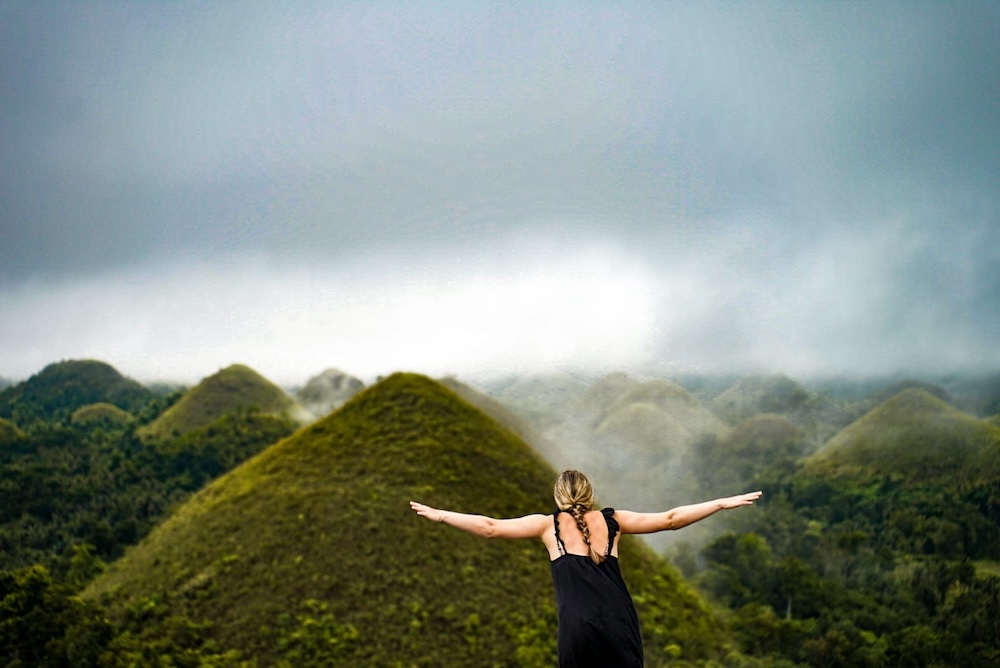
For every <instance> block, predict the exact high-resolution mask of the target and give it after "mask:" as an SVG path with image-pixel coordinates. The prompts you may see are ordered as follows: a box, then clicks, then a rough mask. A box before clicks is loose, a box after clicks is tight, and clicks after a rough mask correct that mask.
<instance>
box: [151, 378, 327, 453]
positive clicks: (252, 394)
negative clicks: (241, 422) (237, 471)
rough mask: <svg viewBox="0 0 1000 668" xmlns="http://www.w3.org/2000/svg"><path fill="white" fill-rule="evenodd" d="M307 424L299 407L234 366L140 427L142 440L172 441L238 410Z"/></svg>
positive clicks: (268, 384) (270, 385)
mask: <svg viewBox="0 0 1000 668" xmlns="http://www.w3.org/2000/svg"><path fill="white" fill-rule="evenodd" d="M241 409H242V410H247V409H256V410H259V411H260V412H262V413H268V414H273V415H278V416H281V417H287V418H291V419H294V420H298V421H307V416H306V415H305V414H304V412H303V410H302V407H301V406H299V405H298V404H297V403H296V402H295V400H294V399H292V398H291V397H290V396H289V395H288V394H287V393H286V392H285V391H284V390H282V389H281V388H280V387H278V386H277V385H275V384H274V383H272V382H271V381H269V380H267V379H266V378H264V377H263V376H261V375H260V374H259V373H257V372H256V371H254V370H253V369H251V368H250V367H247V366H244V365H242V364H234V365H232V366H228V367H226V368H225V369H222V370H221V371H219V372H217V373H215V374H213V375H211V376H209V377H207V378H205V379H204V380H202V381H201V382H200V383H199V384H198V385H196V386H195V387H193V388H191V389H190V390H188V391H187V392H185V393H184V395H183V396H182V397H181V398H180V399H179V400H178V401H177V403H175V404H174V405H172V406H171V407H170V408H168V409H167V410H166V411H164V412H163V414H162V415H160V416H159V417H158V418H157V419H156V420H154V421H153V422H151V423H149V424H148V425H146V426H144V427H142V429H140V430H139V434H140V435H141V436H143V437H148V436H155V437H160V438H172V437H174V436H180V435H183V434H186V433H188V432H191V431H194V430H195V429H198V428H200V427H204V426H206V425H208V424H210V423H211V422H214V421H215V420H217V419H219V418H220V417H222V416H224V415H226V414H228V413H232V412H234V411H238V410H241Z"/></svg>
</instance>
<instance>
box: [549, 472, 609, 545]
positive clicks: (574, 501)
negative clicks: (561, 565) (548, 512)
mask: <svg viewBox="0 0 1000 668" xmlns="http://www.w3.org/2000/svg"><path fill="white" fill-rule="evenodd" d="M552 496H553V497H554V498H555V501H556V507H557V508H559V510H565V511H568V512H569V514H570V515H572V516H573V519H574V520H576V526H577V528H578V529H580V533H582V534H583V540H584V542H585V543H587V549H588V550H589V551H590V558H591V559H592V560H593V561H594V563H595V564H599V563H601V562H602V561H604V555H603V554H601V553H600V552H598V551H597V550H595V549H594V546H593V545H591V544H590V527H588V526H587V521H586V520H585V519H584V517H583V516H584V513H586V512H587V511H588V510H594V509H595V508H596V507H597V504H596V503H595V502H594V486H593V485H591V484H590V480H588V479H587V476H585V475H584V474H583V473H581V472H580V471H576V470H574V469H567V470H565V471H563V472H562V473H560V474H559V477H558V478H556V484H555V486H554V488H553V490H552Z"/></svg>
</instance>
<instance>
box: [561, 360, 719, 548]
mask: <svg viewBox="0 0 1000 668" xmlns="http://www.w3.org/2000/svg"><path fill="white" fill-rule="evenodd" d="M726 430H727V427H726V425H725V424H724V423H723V422H722V421H721V420H720V419H719V418H717V417H716V416H715V415H714V414H713V413H712V412H711V411H709V410H708V409H707V408H706V407H705V405H704V404H702V402H701V401H699V400H698V399H697V398H695V397H694V396H693V395H692V394H691V393H689V392H688V391H687V390H685V389H683V388H682V387H680V386H679V385H676V384H674V383H672V382H670V381H666V380H651V381H639V380H637V379H635V378H632V377H630V376H628V375H626V374H623V373H612V374H608V375H607V376H605V377H603V378H601V379H599V380H598V381H597V382H595V383H593V384H592V385H591V386H590V387H588V388H587V390H586V391H585V392H583V393H581V394H580V396H579V397H578V398H577V400H576V401H574V402H573V403H572V404H571V405H570V406H569V407H568V409H567V411H566V413H565V416H564V419H563V421H562V422H560V423H558V424H556V425H555V426H553V427H552V428H550V429H549V430H547V431H545V432H544V433H545V435H546V436H548V437H549V438H550V439H551V440H552V441H554V442H555V443H556V444H558V445H559V446H560V448H561V449H562V451H563V452H565V453H566V459H565V460H561V461H556V462H554V463H556V464H557V465H558V466H559V467H560V468H569V467H572V468H578V469H581V470H583V471H586V472H587V474H588V475H589V476H590V477H591V478H592V479H593V480H594V482H595V484H596V485H597V488H598V490H600V494H601V495H602V498H608V499H614V500H615V503H617V504H620V505H621V507H625V508H631V509H636V510H666V509H667V508H670V507H672V506H675V505H680V504H682V503H689V502H692V501H694V500H698V499H699V494H700V490H698V489H697V487H696V483H695V479H694V476H692V475H690V473H689V472H688V471H686V470H684V468H683V464H684V462H685V460H686V456H687V454H688V452H689V450H690V448H691V447H693V446H694V444H695V443H697V442H698V441H699V440H700V439H701V438H703V437H705V436H708V435H711V436H715V437H721V436H722V435H723V434H724V433H725V432H726ZM709 526H711V522H710V523H709ZM677 535H678V534H670V533H664V534H655V535H652V536H648V537H647V538H646V539H645V540H647V541H648V542H649V543H650V544H651V545H654V546H655V547H657V548H658V549H659V548H662V547H664V546H665V545H666V544H667V543H668V542H670V541H672V540H674V539H676V537H677Z"/></svg>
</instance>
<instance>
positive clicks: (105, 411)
mask: <svg viewBox="0 0 1000 668" xmlns="http://www.w3.org/2000/svg"><path fill="white" fill-rule="evenodd" d="M132 419H133V417H132V414H131V413H129V412H127V411H123V410H122V409H120V408H118V407H117V406H115V405H114V404H109V403H107V402H100V403H96V404H87V405H86V406H82V407H80V408H77V409H76V410H75V411H73V415H72V416H71V417H70V422H71V423H73V424H87V425H89V424H102V423H103V424H109V425H123V424H128V423H129V422H131V421H132Z"/></svg>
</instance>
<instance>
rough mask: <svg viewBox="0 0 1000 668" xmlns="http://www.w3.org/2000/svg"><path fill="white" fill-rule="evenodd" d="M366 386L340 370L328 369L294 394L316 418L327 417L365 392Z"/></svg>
mask: <svg viewBox="0 0 1000 668" xmlns="http://www.w3.org/2000/svg"><path fill="white" fill-rule="evenodd" d="M364 387H365V384H364V383H363V382H361V381H360V380H358V379H357V378H355V377H354V376H351V375H349V374H346V373H344V372H343V371H340V370H339V369H333V368H331V369H326V370H324V371H323V372H322V373H319V374H317V375H315V376H313V377H312V378H310V379H309V380H308V381H307V382H306V384H305V386H304V387H302V388H301V389H298V390H296V391H295V392H294V393H293V396H294V397H295V399H296V400H297V401H298V402H299V403H300V404H301V405H302V407H303V408H305V409H306V410H307V411H309V413H311V414H312V416H313V417H314V418H321V417H325V416H326V415H328V414H330V413H331V412H333V411H334V410H336V409H337V408H340V407H341V406H343V405H344V403H346V402H347V400H348V399H350V398H351V397H353V396H354V395H355V394H357V393H358V392H360V391H361V390H363V389H364Z"/></svg>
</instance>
